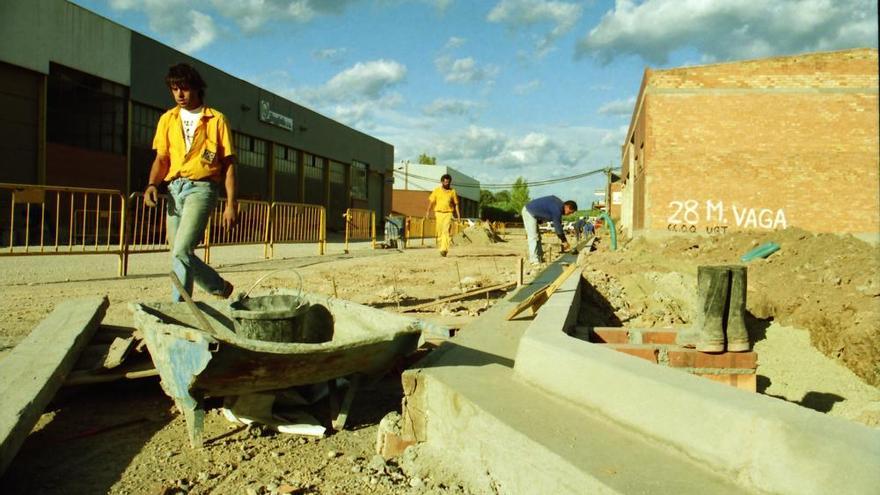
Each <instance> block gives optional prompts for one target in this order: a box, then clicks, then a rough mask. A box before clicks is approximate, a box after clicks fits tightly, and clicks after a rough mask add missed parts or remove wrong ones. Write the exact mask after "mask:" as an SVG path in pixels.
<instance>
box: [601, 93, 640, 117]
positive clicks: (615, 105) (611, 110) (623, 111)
mask: <svg viewBox="0 0 880 495" xmlns="http://www.w3.org/2000/svg"><path fill="white" fill-rule="evenodd" d="M635 104H636V97H635V96H630V97H629V98H627V99H625V100H613V101H609V102H608V103H606V104H604V105H602V106H601V107H599V110H598V111H597V113H599V114H601V115H632V112H633V106H634V105H635Z"/></svg>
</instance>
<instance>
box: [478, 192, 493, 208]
mask: <svg viewBox="0 0 880 495" xmlns="http://www.w3.org/2000/svg"><path fill="white" fill-rule="evenodd" d="M493 203H495V195H494V194H492V191H487V190H485V189H480V208H483V207H486V206H491V205H492V204H493Z"/></svg>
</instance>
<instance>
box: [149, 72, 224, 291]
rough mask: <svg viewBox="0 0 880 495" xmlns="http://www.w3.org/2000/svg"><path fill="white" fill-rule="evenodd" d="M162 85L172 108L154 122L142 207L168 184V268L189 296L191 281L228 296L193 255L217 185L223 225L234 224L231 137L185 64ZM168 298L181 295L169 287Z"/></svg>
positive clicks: (202, 83) (197, 77) (213, 274)
mask: <svg viewBox="0 0 880 495" xmlns="http://www.w3.org/2000/svg"><path fill="white" fill-rule="evenodd" d="M165 84H167V85H168V88H169V89H170V90H171V96H172V97H173V98H174V101H175V102H176V103H177V106H176V107H174V108H172V109H171V110H168V111H167V112H165V114H164V115H162V117H161V118H159V125H158V126H157V128H156V136H155V137H154V138H153V149H155V150H156V159H155V160H154V161H153V166H152V168H151V169H150V182H149V185H148V186H147V188H146V190H145V191H144V203H145V204H146V205H147V206H150V207H153V206H156V203H157V200H158V194H159V192H158V187H159V185H160V184H162V182H165V181H168V183H169V184H168V198H167V202H166V205H167V206H166V212H165V220H166V225H167V233H168V243H169V244H170V245H171V267H172V270H173V271H174V273H175V274H176V275H177V277H178V278H179V279H180V281H181V283H183V287H184V289H185V290H186V291H187V293H189V294H192V289H193V282H195V283H197V284H198V285H199V286H200V287H201V288H202V289H204V290H205V291H206V292H208V293H210V294H214V295H216V296H220V297H224V298H225V297H229V296H230V295H232V290H233V287H232V284H231V283H229V282H228V281H226V280H223V278H222V277H220V274H218V273H217V271H216V270H214V269H213V268H211V267H210V266H209V265H208V264H207V263H205V262H204V261H202V260H201V259H199V257H198V256H196V255H195V247H196V245H198V243H199V239H200V237H201V235H202V233H204V231H205V226H206V225H207V224H208V219H209V218H210V217H211V214H212V213H213V212H214V208H215V207H216V205H217V197H218V195H219V193H220V187H221V184H222V185H223V187H224V188H225V189H226V208H225V209H224V211H223V225H224V227H226V228H227V229H230V228H232V227H233V226H234V225H235V222H236V219H237V216H238V213H237V212H238V209H237V207H236V202H235V190H236V187H235V186H236V185H235V167H234V166H233V165H234V158H235V157H234V150H233V148H232V136H231V133H230V129H229V125H228V124H227V122H226V118H225V117H224V116H223V114H221V113H220V112H218V111H217V110H214V109H212V108H209V107H207V106H205V105H204V98H205V88H206V87H207V84H205V81H204V80H203V79H202V77H201V76H200V75H199V73H198V72H197V71H196V70H195V69H194V68H193V67H191V66H189V65H187V64H177V65H174V66H172V67H171V68H169V69H168V75H167V76H166V77H165ZM171 298H172V300H174V301H181V300H183V299H182V296H181V295H180V293H179V292H178V291H177V288H176V287H174V286H172V288H171Z"/></svg>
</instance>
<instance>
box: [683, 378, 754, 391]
mask: <svg viewBox="0 0 880 495" xmlns="http://www.w3.org/2000/svg"><path fill="white" fill-rule="evenodd" d="M697 376H702V377H703V378H708V379H710V380H712V381H716V382H719V383H724V384H726V385H730V386H732V387H736V388H738V389H740V390H746V391H749V392H757V391H758V375H757V374H755V373H750V374H748V375H731V374H721V375H708V374H701V375H697Z"/></svg>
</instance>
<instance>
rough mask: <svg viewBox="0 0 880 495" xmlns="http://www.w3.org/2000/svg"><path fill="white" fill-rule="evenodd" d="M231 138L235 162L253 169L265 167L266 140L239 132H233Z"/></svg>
mask: <svg viewBox="0 0 880 495" xmlns="http://www.w3.org/2000/svg"><path fill="white" fill-rule="evenodd" d="M233 140H234V141H235V155H236V163H237V164H239V165H241V166H243V167H249V168H254V169H265V168H266V160H267V159H268V155H269V143H268V142H266V141H264V140H262V139H257V138H255V137H251V136H248V135H246V134H240V133H235V136H234V138H233Z"/></svg>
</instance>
